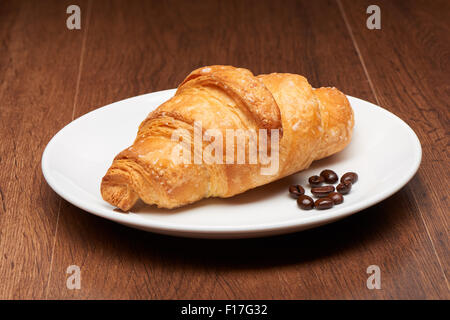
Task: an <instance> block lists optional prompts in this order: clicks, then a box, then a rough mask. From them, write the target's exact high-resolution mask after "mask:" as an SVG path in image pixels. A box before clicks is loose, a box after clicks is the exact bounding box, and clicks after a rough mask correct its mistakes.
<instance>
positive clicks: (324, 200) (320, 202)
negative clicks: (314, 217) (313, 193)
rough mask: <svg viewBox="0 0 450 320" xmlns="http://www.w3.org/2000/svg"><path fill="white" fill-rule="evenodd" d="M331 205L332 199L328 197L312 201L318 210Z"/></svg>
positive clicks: (328, 207)
mask: <svg viewBox="0 0 450 320" xmlns="http://www.w3.org/2000/svg"><path fill="white" fill-rule="evenodd" d="M333 205H334V204H333V200H331V199H330V198H321V199H317V200H316V202H315V203H314V206H315V207H316V209H318V210H325V209H330V208H332V207H333Z"/></svg>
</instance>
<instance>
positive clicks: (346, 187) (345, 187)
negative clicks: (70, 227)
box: [336, 181, 352, 194]
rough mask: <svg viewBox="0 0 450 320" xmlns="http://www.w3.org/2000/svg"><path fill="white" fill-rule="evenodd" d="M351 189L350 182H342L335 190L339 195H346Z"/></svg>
mask: <svg viewBox="0 0 450 320" xmlns="http://www.w3.org/2000/svg"><path fill="white" fill-rule="evenodd" d="M351 189H352V183H351V182H350V181H344V182H341V183H339V184H338V185H337V187H336V190H337V192H339V193H340V194H347V193H349V192H350V190H351Z"/></svg>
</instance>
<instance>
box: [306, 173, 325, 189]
mask: <svg viewBox="0 0 450 320" xmlns="http://www.w3.org/2000/svg"><path fill="white" fill-rule="evenodd" d="M324 181H325V179H324V178H323V177H322V176H312V177H309V179H308V182H309V184H310V185H311V187H318V186H320V185H321V184H322V183H323V182H324Z"/></svg>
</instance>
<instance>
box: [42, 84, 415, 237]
mask: <svg viewBox="0 0 450 320" xmlns="http://www.w3.org/2000/svg"><path fill="white" fill-rule="evenodd" d="M174 93H175V89H172V90H165V91H160V92H154V93H149V94H145V95H142V96H137V97H133V98H130V99H126V100H122V101H119V102H116V103H113V104H110V105H107V106H105V107H102V108H99V109H97V110H94V111H92V112H90V113H87V114H85V115H83V116H82V117H80V118H78V119H76V120H74V121H73V122H71V123H70V124H68V125H67V126H66V127H64V128H63V129H62V130H61V131H59V132H58V133H57V134H56V135H55V136H54V137H53V138H52V140H51V141H50V142H49V143H48V145H47V147H46V149H45V151H44V154H43V156H42V171H43V173H44V177H45V179H46V180H47V182H48V184H49V185H50V186H51V187H52V188H53V190H55V192H56V193H58V194H59V195H60V196H61V197H63V198H64V199H66V200H67V201H69V202H70V203H72V204H73V205H75V206H77V207H79V208H81V209H83V210H85V211H88V212H90V213H93V214H95V215H98V216H100V217H103V218H106V219H109V220H112V221H115V222H118V223H121V224H124V225H127V226H130V227H134V228H138V229H142V230H146V231H151V232H156V233H162V234H169V235H175V236H184V237H195V238H249V237H263V236H269V235H276V234H282V233H288V232H294V231H300V230H304V229H308V228H312V227H316V226H319V225H323V224H325V223H330V222H332V221H336V220H338V219H341V218H344V217H346V216H349V215H351V214H353V213H355V212H358V211H360V210H363V209H365V208H367V207H369V206H372V205H374V204H376V203H378V202H380V201H382V200H383V199H386V198H387V197H389V196H390V195H392V194H393V193H395V192H397V191H398V190H399V189H400V188H401V187H403V186H404V185H405V184H406V183H407V182H408V181H409V180H410V179H411V178H412V177H413V175H414V174H415V173H416V171H417V169H418V168H419V165H420V161H421V157H422V150H421V146H420V142H419V139H418V138H417V136H416V134H415V133H414V131H413V130H412V129H411V128H410V127H409V126H408V125H407V124H406V123H405V122H403V121H402V120H401V119H400V118H398V117H397V116H395V115H394V114H392V113H390V112H388V111H386V110H385V109H383V108H381V107H378V106H376V105H374V104H372V103H369V102H366V101H364V100H360V99H357V98H354V97H350V96H348V99H349V101H350V103H351V105H352V107H353V110H354V112H355V128H354V135H353V139H352V142H351V143H350V144H349V146H348V147H347V148H346V149H345V150H343V151H342V152H340V153H338V154H336V155H334V156H331V157H328V158H326V159H323V160H320V161H316V162H314V163H313V164H312V166H311V167H310V168H309V169H308V170H304V171H302V172H300V173H297V174H295V175H292V176H290V177H287V178H284V179H282V180H278V181H276V182H273V183H270V184H268V185H265V186H262V187H259V188H256V189H253V190H250V191H247V192H245V193H243V194H240V195H237V196H234V197H232V198H228V199H220V198H211V199H203V200H202V201H199V202H197V203H194V204H192V205H188V206H185V207H182V208H179V209H175V210H166V209H158V208H156V207H154V206H146V205H144V204H139V205H137V206H136V207H135V208H134V210H133V211H132V212H130V213H129V214H123V213H120V212H118V211H115V209H114V207H112V206H111V205H110V204H108V203H106V202H105V201H103V199H102V197H101V195H100V181H101V179H102V177H103V175H104V174H105V173H106V171H107V169H108V168H109V166H110V165H111V162H112V160H113V158H114V157H115V156H116V154H117V153H119V152H120V151H122V150H123V149H125V148H126V147H128V146H130V145H131V144H132V142H133V141H134V139H135V137H136V133H137V129H138V127H139V124H140V123H141V122H142V121H143V120H144V119H145V118H146V116H147V114H148V113H149V112H150V111H152V110H154V109H155V108H157V107H158V106H159V105H160V104H161V103H163V102H164V101H166V100H168V99H169V98H171V97H172V96H173V94H174ZM325 168H331V169H333V170H335V171H336V172H337V173H338V175H339V176H341V175H342V174H343V173H345V172H347V171H356V172H357V173H358V174H359V181H358V182H357V183H356V184H355V185H354V186H353V189H352V191H351V193H350V194H348V195H347V196H345V201H344V203H343V204H340V205H338V206H335V207H334V208H332V209H329V210H324V211H317V210H311V211H303V210H300V209H299V208H298V207H297V203H296V201H295V200H294V199H292V198H290V197H289V195H288V192H287V189H288V186H289V185H290V184H293V183H299V184H303V185H306V181H307V179H308V177H309V176H311V175H313V174H318V173H319V172H320V171H321V170H323V169H325Z"/></svg>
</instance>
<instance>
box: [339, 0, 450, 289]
mask: <svg viewBox="0 0 450 320" xmlns="http://www.w3.org/2000/svg"><path fill="white" fill-rule="evenodd" d="M369 4H370V3H369V1H362V2H360V3H359V5H355V4H354V3H353V2H352V3H350V2H349V1H345V6H344V10H345V12H348V21H349V28H350V31H351V32H353V33H354V37H355V41H356V42H357V45H358V47H359V48H360V51H361V54H362V56H363V57H364V61H365V65H366V67H367V72H368V73H369V74H370V78H371V81H372V83H373V86H374V90H375V93H376V95H377V99H378V100H379V103H380V105H382V106H383V107H384V108H386V109H388V110H389V111H391V112H393V113H394V114H396V115H398V116H399V117H401V118H402V119H403V120H405V121H406V122H407V123H408V124H409V125H410V126H411V127H412V128H413V129H414V131H415V132H416V133H417V135H418V137H419V139H420V141H421V143H422V149H423V158H422V164H421V168H420V170H419V172H418V173H417V175H416V176H415V178H414V179H413V180H412V181H411V183H410V184H408V185H407V186H406V188H405V189H406V190H407V191H408V193H409V194H410V199H411V200H412V201H413V203H412V205H413V207H414V209H415V210H416V211H418V212H419V214H420V216H421V218H422V222H423V224H424V227H425V229H426V231H427V233H428V235H429V237H430V242H431V244H432V247H433V250H435V251H436V252H435V253H436V255H437V257H438V260H439V263H440V267H441V269H442V270H443V272H444V274H445V279H444V280H443V281H444V282H445V283H446V285H447V288H448V286H449V284H448V277H449V275H450V274H449V269H448V266H449V265H450V254H449V242H448V241H449V234H448V231H449V227H448V223H449V216H450V215H449V213H450V211H449V209H448V208H449V207H450V199H449V197H448V194H449V192H448V190H449V189H450V173H449V170H448V169H449V150H450V149H449V142H450V141H449V133H450V132H449V128H450V126H449V120H450V119H449V110H450V103H449V94H450V41H449V39H450V36H449V35H450V19H449V17H450V2H449V1H432V2H427V1H410V2H402V1H379V2H378V5H379V6H380V8H382V16H383V18H382V21H383V22H382V27H381V30H377V31H373V30H368V29H367V28H365V27H364V24H363V22H364V21H365V19H366V16H365V15H364V10H363V9H364V8H367V6H368V5H369ZM347 8H348V10H346V9H347Z"/></svg>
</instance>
